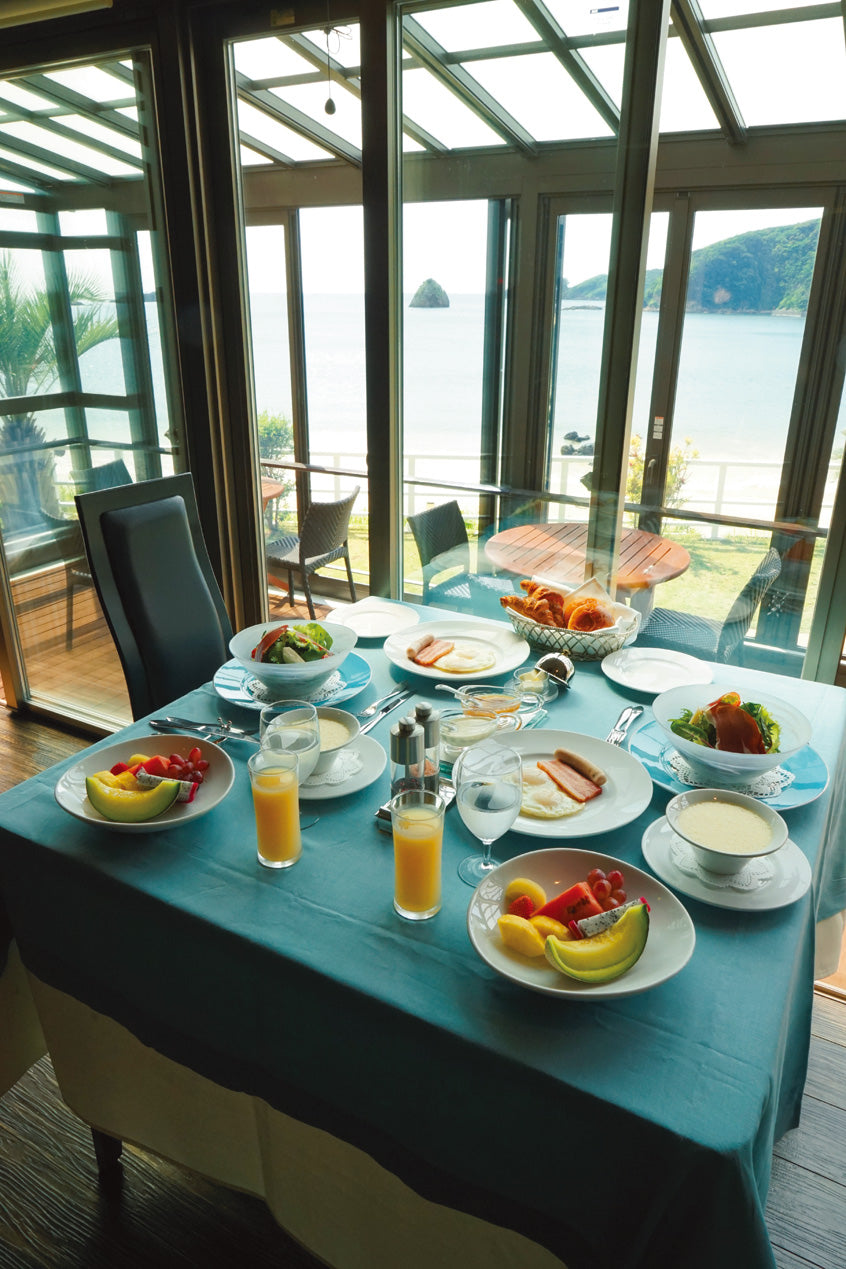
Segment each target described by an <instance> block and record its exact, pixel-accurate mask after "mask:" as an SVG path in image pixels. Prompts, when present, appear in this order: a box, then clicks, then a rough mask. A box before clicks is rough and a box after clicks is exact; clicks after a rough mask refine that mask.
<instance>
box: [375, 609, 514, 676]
mask: <svg viewBox="0 0 846 1269" xmlns="http://www.w3.org/2000/svg"><path fill="white" fill-rule="evenodd" d="M421 635H431V636H432V637H433V639H446V640H448V641H450V642H451V643H454V645H455V647H454V649H453V652H452V653H449V654H446V655H445V656H444V657H442V658H441V663H440V664H439V663H438V662H436V663H435V664H434V665H431V666H429V665H417V663H416V662H415V661H412V660H411V659H410V658H409V655H408V649H409V644H410V643H411V642H412V641H413V640H415V639H419V638H420V637H421ZM528 655H529V645H528V643H527V642H526V640H525V639H521V638H520V636H519V635H518V634H517V633H516V632H515V631H514V630H513V629H512V627H511V626H509V625H508V624H507V623H506V622H504V621H502V622H501V621H488V620H486V619H485V618H482V617H479V618H468V619H467V620H465V621H462V620H461V619H460V618H456V619H453V620H450V621H427V622H424V623H423V624H422V625H419V626H410V627H405V628H404V629H403V630H397V631H395V632H394V634H392V635H389V636H388V638H387V639H386V640H385V656H386V657H387V658H388V660H389V661H392V662H393V664H394V665H396V666H398V667H399V669H401V670H402V671H403V673H404V674H422V675H423V677H424V678H427V679H442V680H446V681H447V682H450V683H451V682H453V680H456V681H458V682H461V680H462V679H464V680H466V679H469V680H470V681H471V682H478V681H479V680H480V679H492V678H496V677H497V676H498V675H500V674H507V673H508V672H509V671H510V670H516V669H517V667H518V665H522V664H523V662H524V661H525V660H526V658H527V657H528ZM448 658H449V660H448ZM450 664H451V665H453V667H456V666H460V668H453V669H450V668H449V665H450Z"/></svg>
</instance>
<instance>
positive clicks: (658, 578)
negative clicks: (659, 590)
mask: <svg viewBox="0 0 846 1269" xmlns="http://www.w3.org/2000/svg"><path fill="white" fill-rule="evenodd" d="M587 534H588V526H587V523H586V522H585V521H583V520H559V521H551V522H549V523H546V524H518V525H512V526H511V527H510V528H508V529H502V530H501V531H500V532H499V533H495V534H494V535H493V537H491V538H489V539H488V541H487V542H486V543H485V556H486V557H487V560H488V562H489V563H490V564H491V565H492V566H493V567H494V568H496V569H498V570H500V571H502V572H507V573H514V574H515V575H517V576H519V577H527V578H529V577H542V578H543V579H544V580H545V581H548V582H557V583H559V584H561V585H565V586H578V585H579V584H580V583H581V582H583V581H584V576H585V556H586V554H587ZM689 567H690V554H689V552H688V551H686V550H685V548H684V547H683V546H681V545H680V544H679V543H678V542H673V541H672V540H671V539H670V538H665V537H662V536H661V535H660V534H658V533H647V532H646V530H645V529H630V528H624V529H623V530H622V535H621V538H620V561H619V565H618V568H617V573H616V576H615V578H614V583H615V585H616V588H617V592H618V594H619V595H620V597H621V598H627V597H633V598H635V597H636V598H637V599H638V601H639V602H638V607H642V606H643V602H644V601H646V602H647V603H648V602H650V601H651V599H652V592H653V590H654V588H655V587H656V586H657V585H658V584H659V583H660V582H668V581H671V580H672V579H673V578H674V577H680V576H681V574H682V573H684V572H685V571H686V569H688V568H689Z"/></svg>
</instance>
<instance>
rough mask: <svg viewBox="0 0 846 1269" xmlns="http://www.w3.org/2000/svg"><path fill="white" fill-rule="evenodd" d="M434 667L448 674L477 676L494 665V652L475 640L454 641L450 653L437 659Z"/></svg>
mask: <svg viewBox="0 0 846 1269" xmlns="http://www.w3.org/2000/svg"><path fill="white" fill-rule="evenodd" d="M435 665H436V667H437V668H438V669H439V670H446V672H447V673H448V674H477V673H478V672H479V671H480V670H489V669H490V668H491V666H492V665H496V652H494V650H493V649H492V648H489V647H487V645H486V644H484V643H478V642H477V641H476V640H475V639H456V641H455V644H454V645H453V649H452V651H451V652H445V653H444V655H443V656H442V657H438V659H437V661H436V662H435Z"/></svg>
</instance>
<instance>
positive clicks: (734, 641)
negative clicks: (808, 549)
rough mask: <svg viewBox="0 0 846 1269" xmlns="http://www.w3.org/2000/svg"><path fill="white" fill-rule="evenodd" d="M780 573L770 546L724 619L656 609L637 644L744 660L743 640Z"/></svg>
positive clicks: (731, 661) (778, 560)
mask: <svg viewBox="0 0 846 1269" xmlns="http://www.w3.org/2000/svg"><path fill="white" fill-rule="evenodd" d="M780 573H781V556H780V555H779V553H778V551H777V550H776V549H775V547H771V548H770V550H769V551H767V553H766V555H765V556H764V557H763V559H762V560H761V561H760V562H759V564H758V566H757V568H756V569H755V572H754V573H753V574H752V576H751V577H750V578H749V580H748V582H747V583H746V584H745V586H744V587H743V589H742V590H741V592H740V594H739V595H738V596H737V598H736V599H735V601H734V603H733V604H732V606H731V608H730V609H729V611H728V614H727V615H726V618H725V620H724V621H717V620H715V619H714V618H712V617H698V616H696V615H694V614H693V613H686V612H677V611H675V610H674V609H671V608H653V609H652V612H651V613H650V614H649V617H648V618H647V620H646V621H645V622H644V624H643V626H642V627H641V631H640V634H639V635H638V637H637V644H638V647H648V648H669V649H672V650H673V651H676V652H687V653H689V654H690V655H691V656H696V657H702V659H703V660H705V661H719V662H723V663H725V664H732V665H741V664H742V663H743V643H744V640H745V638H746V634H747V631H748V630H749V627H750V626H751V625H752V621H753V619H754V617H755V613H756V612H757V611H758V608H759V606H760V604H761V601H762V600H763V599H764V596H765V595H766V594H767V591H768V590H769V589H770V587H771V586H772V585H773V583H774V582H775V581H776V579H777V578H778V576H779V574H780Z"/></svg>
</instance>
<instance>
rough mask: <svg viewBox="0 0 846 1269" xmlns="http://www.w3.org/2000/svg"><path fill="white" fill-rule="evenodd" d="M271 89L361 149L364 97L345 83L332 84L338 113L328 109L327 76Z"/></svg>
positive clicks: (273, 92) (280, 97) (276, 94)
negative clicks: (315, 82) (313, 80)
mask: <svg viewBox="0 0 846 1269" xmlns="http://www.w3.org/2000/svg"><path fill="white" fill-rule="evenodd" d="M270 92H271V93H272V94H273V96H274V97H278V98H279V99H280V100H281V101H282V102H286V101H287V102H289V103H290V104H291V105H292V106H294V107H295V108H296V109H297V110H299V111H301V112H302V113H303V114H304V115H308V117H309V118H310V119H317V120H318V121H319V122H320V123H321V124H322V125H323V126H324V127H325V128H329V129H330V131H332V132H334V133H335V135H336V136H338V137H343V139H344V140H345V141H348V142H349V143H350V145H354V146H356V147H357V149H359V150H360V149H361V101H360V99H359V98H358V97H357V96H356V95H355V94H354V93H352V92H350V91H349V89H347V88H344V86H343V84H336V83H333V84H332V89H331V95H332V100H333V101H334V103H335V113H334V114H332V115H327V113H326V110H325V108H324V107H325V105H326V99H327V97H328V96H329V89H328V86H327V84H326V81H325V80H321V81H320V83H317V84H297V85H295V86H292V87H290V88H271V89H270Z"/></svg>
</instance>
